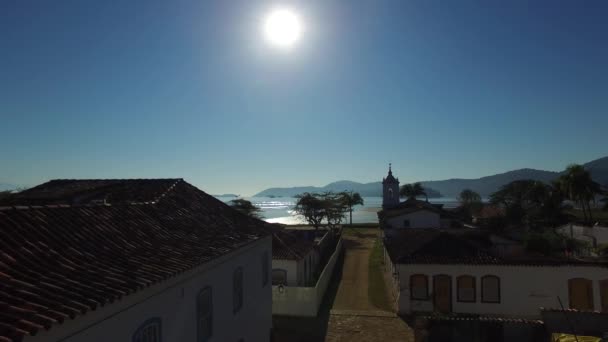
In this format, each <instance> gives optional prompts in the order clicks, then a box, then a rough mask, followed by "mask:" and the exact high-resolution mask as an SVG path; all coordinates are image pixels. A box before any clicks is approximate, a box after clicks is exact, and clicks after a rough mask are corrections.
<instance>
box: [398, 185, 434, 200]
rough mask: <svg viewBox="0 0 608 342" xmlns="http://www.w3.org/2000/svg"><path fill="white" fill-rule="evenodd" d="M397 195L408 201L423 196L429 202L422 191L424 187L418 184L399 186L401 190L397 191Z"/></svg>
mask: <svg viewBox="0 0 608 342" xmlns="http://www.w3.org/2000/svg"><path fill="white" fill-rule="evenodd" d="M399 195H400V196H401V197H406V198H407V199H408V200H413V199H416V197H419V196H425V197H426V201H427V202H428V201H429V198H428V196H427V194H426V191H424V187H423V186H422V184H420V183H419V182H416V183H412V184H404V185H403V186H401V189H399Z"/></svg>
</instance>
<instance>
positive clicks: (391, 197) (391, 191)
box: [388, 189, 393, 199]
mask: <svg viewBox="0 0 608 342" xmlns="http://www.w3.org/2000/svg"><path fill="white" fill-rule="evenodd" d="M388 198H390V199H393V189H388Z"/></svg>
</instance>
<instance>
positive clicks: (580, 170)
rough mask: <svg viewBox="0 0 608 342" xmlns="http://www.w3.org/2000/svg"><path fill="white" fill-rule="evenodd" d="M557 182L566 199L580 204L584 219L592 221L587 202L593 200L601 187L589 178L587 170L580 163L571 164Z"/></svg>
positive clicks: (599, 192) (588, 221) (600, 191)
mask: <svg viewBox="0 0 608 342" xmlns="http://www.w3.org/2000/svg"><path fill="white" fill-rule="evenodd" d="M558 184H559V185H560V188H561V191H562V192H563V193H564V195H565V196H566V197H567V198H568V199H570V200H572V201H573V202H575V203H577V204H578V205H580V207H581V209H582V210H583V219H584V221H585V222H587V223H591V222H593V213H592V211H591V206H590V204H589V203H590V202H593V201H595V197H596V195H599V194H601V193H602V189H601V186H600V185H599V184H598V183H597V182H595V181H594V180H593V179H592V178H591V174H590V173H589V171H587V170H585V168H584V167H583V166H582V165H577V164H571V165H569V166H568V167H567V168H566V171H565V173H564V174H563V175H562V176H560V177H559V180H558Z"/></svg>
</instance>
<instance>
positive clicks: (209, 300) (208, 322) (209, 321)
mask: <svg viewBox="0 0 608 342" xmlns="http://www.w3.org/2000/svg"><path fill="white" fill-rule="evenodd" d="M196 316H197V329H198V330H197V331H198V332H197V334H198V339H197V341H198V342H206V341H208V340H209V338H211V336H213V292H211V288H210V287H205V288H204V289H202V290H201V292H199V293H198V296H197V297H196Z"/></svg>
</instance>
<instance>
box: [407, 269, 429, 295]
mask: <svg viewBox="0 0 608 342" xmlns="http://www.w3.org/2000/svg"><path fill="white" fill-rule="evenodd" d="M410 299H413V300H428V299H429V278H428V277H427V276H426V275H424V274H412V275H411V276H410Z"/></svg>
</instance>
